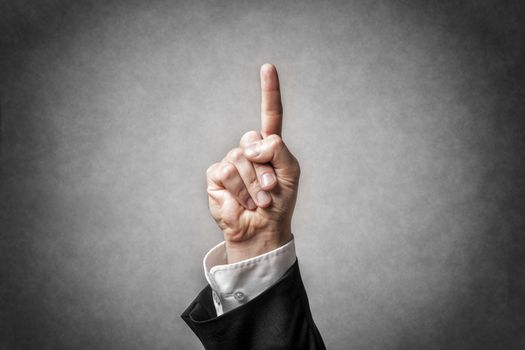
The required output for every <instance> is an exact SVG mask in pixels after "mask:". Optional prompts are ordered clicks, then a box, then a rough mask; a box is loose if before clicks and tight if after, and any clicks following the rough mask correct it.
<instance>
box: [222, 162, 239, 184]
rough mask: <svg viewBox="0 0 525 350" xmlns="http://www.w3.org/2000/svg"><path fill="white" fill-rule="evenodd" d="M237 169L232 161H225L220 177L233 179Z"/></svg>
mask: <svg viewBox="0 0 525 350" xmlns="http://www.w3.org/2000/svg"><path fill="white" fill-rule="evenodd" d="M236 171H237V169H236V168H235V166H234V165H233V164H232V163H224V164H223V165H222V167H221V172H220V178H221V179H222V180H228V179H231V178H232V177H233V176H234V175H235V172H236Z"/></svg>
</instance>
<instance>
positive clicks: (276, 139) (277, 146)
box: [266, 134, 284, 153]
mask: <svg viewBox="0 0 525 350" xmlns="http://www.w3.org/2000/svg"><path fill="white" fill-rule="evenodd" d="M266 139H267V140H268V141H269V142H270V147H271V149H272V150H273V151H274V152H276V153H277V152H279V151H281V149H282V148H283V147H284V142H283V139H282V138H281V137H280V136H279V135H275V134H273V135H270V136H268V137H267V138H266Z"/></svg>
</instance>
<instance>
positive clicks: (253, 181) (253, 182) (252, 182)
mask: <svg viewBox="0 0 525 350" xmlns="http://www.w3.org/2000/svg"><path fill="white" fill-rule="evenodd" d="M248 187H249V188H251V189H252V191H253V192H257V191H258V190H259V188H260V186H259V180H258V179H257V177H253V178H250V179H249V180H248Z"/></svg>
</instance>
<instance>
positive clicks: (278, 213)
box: [209, 178, 298, 241]
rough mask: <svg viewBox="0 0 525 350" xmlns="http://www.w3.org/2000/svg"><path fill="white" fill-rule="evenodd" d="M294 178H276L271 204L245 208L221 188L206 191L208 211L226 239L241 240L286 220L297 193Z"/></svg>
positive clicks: (290, 212)
mask: <svg viewBox="0 0 525 350" xmlns="http://www.w3.org/2000/svg"><path fill="white" fill-rule="evenodd" d="M297 180H298V179H294V178H292V179H290V180H288V179H286V178H279V180H278V181H279V185H278V186H277V187H276V188H275V189H274V191H272V203H273V204H272V206H270V207H269V208H265V209H263V208H257V209H256V210H247V209H245V208H244V207H243V206H242V205H240V204H239V202H238V201H237V200H236V199H235V197H234V196H233V195H232V194H231V193H230V192H228V191H227V190H224V189H217V190H213V191H210V192H209V205H210V212H211V215H212V216H213V218H214V219H215V221H216V222H217V224H218V225H219V227H220V228H221V230H222V231H223V232H224V234H225V239H226V240H228V241H245V240H249V239H250V238H252V237H253V236H254V235H256V234H257V233H258V232H261V231H262V230H267V229H273V228H274V227H275V228H277V227H279V223H280V222H281V221H283V220H285V221H286V220H290V219H291V216H292V213H293V208H294V206H295V200H296V197H297V186H298V181H297Z"/></svg>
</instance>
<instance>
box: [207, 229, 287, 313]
mask: <svg viewBox="0 0 525 350" xmlns="http://www.w3.org/2000/svg"><path fill="white" fill-rule="evenodd" d="M295 260H296V256H295V244H294V238H293V237H292V239H291V240H290V242H288V243H286V244H285V245H283V246H281V247H279V248H277V249H274V250H272V251H270V252H268V253H265V254H262V255H259V256H256V257H254V258H250V259H246V260H242V261H239V262H236V263H234V264H228V259H227V256H226V247H225V244H224V242H221V243H219V244H217V245H216V246H215V247H213V248H212V249H211V250H210V251H209V252H208V253H207V254H206V256H205V257H204V261H203V265H204V274H205V275H206V279H207V280H208V283H209V284H210V286H211V288H212V294H213V303H214V304H215V310H217V316H220V315H222V314H223V313H225V312H228V311H230V310H233V309H235V308H236V307H238V306H240V305H242V304H244V303H246V302H248V301H250V300H251V299H253V298H255V297H256V296H257V295H259V294H261V293H262V292H263V291H265V290H266V289H267V288H269V287H271V286H272V285H273V284H274V283H275V282H277V281H278V280H279V279H280V278H281V277H282V276H283V275H284V273H285V272H286V271H287V270H288V269H289V268H290V267H291V266H292V265H293V264H294V263H295Z"/></svg>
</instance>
